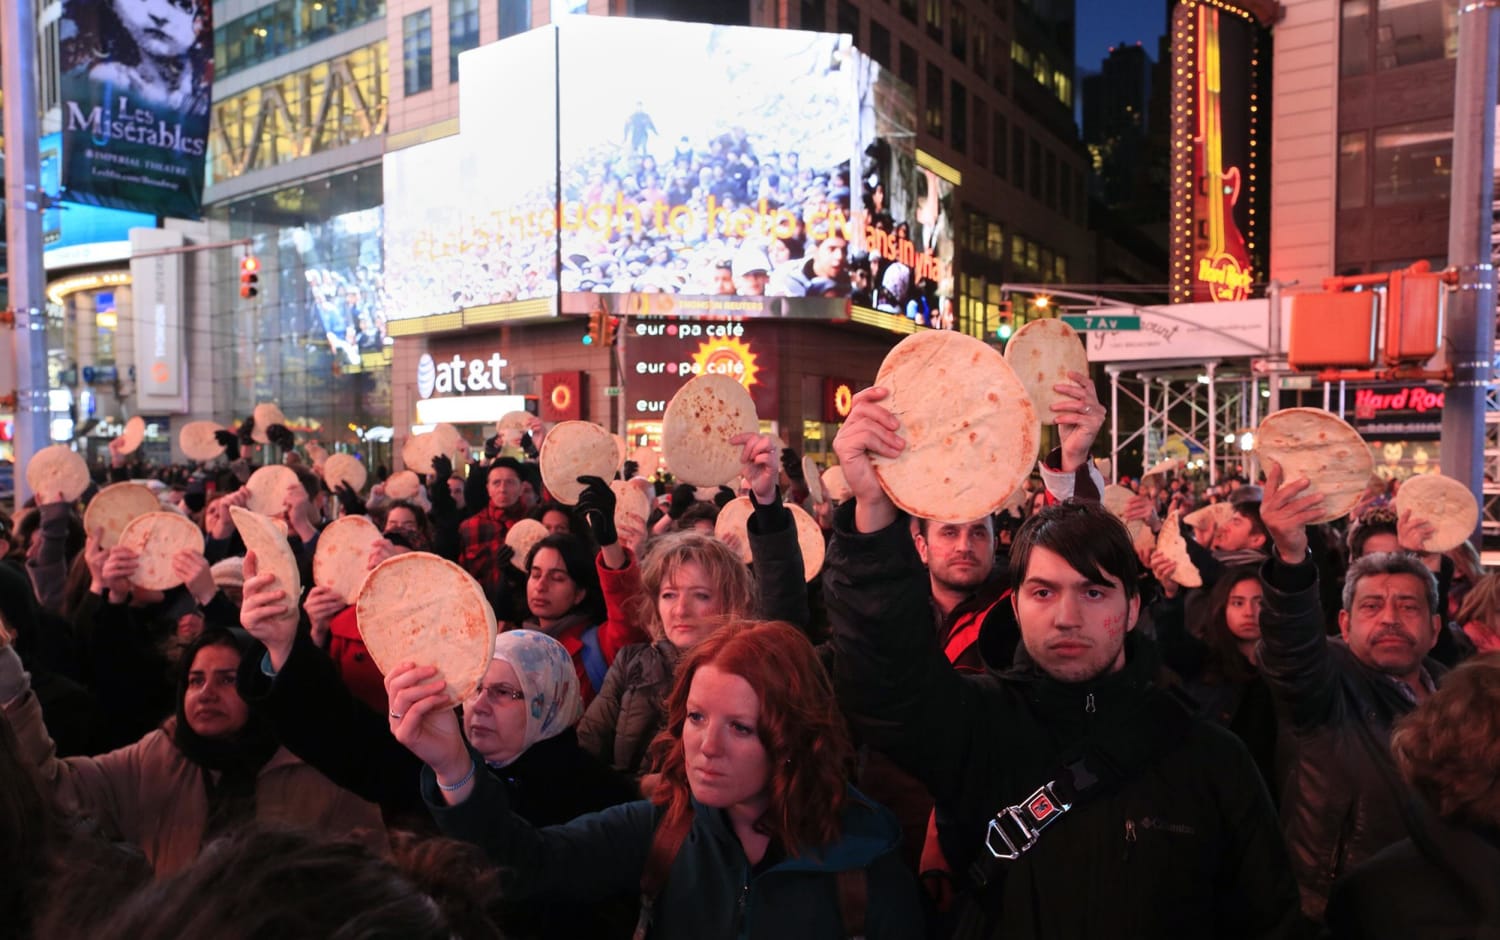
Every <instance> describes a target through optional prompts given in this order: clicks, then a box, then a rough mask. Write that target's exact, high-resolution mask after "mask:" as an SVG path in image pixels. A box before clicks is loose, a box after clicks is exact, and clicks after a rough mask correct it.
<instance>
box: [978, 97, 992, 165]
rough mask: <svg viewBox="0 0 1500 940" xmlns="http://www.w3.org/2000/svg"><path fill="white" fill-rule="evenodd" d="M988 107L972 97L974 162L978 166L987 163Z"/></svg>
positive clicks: (988, 136) (988, 137)
mask: <svg viewBox="0 0 1500 940" xmlns="http://www.w3.org/2000/svg"><path fill="white" fill-rule="evenodd" d="M989 118H990V112H989V109H988V108H986V107H985V106H984V102H983V101H981V100H980V99H978V98H976V99H974V162H975V163H977V164H979V165H980V166H985V165H986V164H988V163H989V139H990V134H989Z"/></svg>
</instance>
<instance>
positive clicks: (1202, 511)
mask: <svg viewBox="0 0 1500 940" xmlns="http://www.w3.org/2000/svg"><path fill="white" fill-rule="evenodd" d="M1232 515H1234V504H1233V503H1209V504H1208V505H1207V506H1200V507H1199V508H1197V509H1194V510H1193V511H1192V512H1190V513H1188V514H1187V515H1185V516H1183V517H1182V521H1183V522H1186V523H1187V524H1188V526H1189V527H1190V528H1194V529H1197V528H1201V527H1202V526H1206V525H1211V526H1213V527H1214V528H1215V529H1218V528H1219V526H1221V525H1223V524H1224V523H1226V522H1228V521H1229V517H1230V516H1232Z"/></svg>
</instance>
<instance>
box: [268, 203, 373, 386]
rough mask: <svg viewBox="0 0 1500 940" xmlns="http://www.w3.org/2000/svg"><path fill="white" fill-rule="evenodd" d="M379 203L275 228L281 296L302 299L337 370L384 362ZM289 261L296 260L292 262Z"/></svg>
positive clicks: (358, 369)
mask: <svg viewBox="0 0 1500 940" xmlns="http://www.w3.org/2000/svg"><path fill="white" fill-rule="evenodd" d="M381 213H382V210H381V207H380V206H373V207H371V208H368V209H359V210H357V211H354V212H345V213H342V214H340V215H336V216H334V217H333V218H331V219H329V220H327V221H326V222H314V223H311V224H308V225H302V226H298V227H296V228H283V229H280V230H278V231H277V233H276V240H277V248H278V249H279V252H280V253H279V257H280V258H281V259H283V260H284V261H287V262H291V263H288V264H286V265H285V266H284V267H279V268H278V273H279V276H280V277H281V279H282V284H281V289H282V294H281V296H283V297H301V298H302V300H303V305H304V309H305V310H307V311H309V312H310V313H312V314H315V315H316V320H313V318H312V317H309V321H311V322H312V323H313V325H314V327H315V328H317V329H319V330H321V333H322V335H323V337H324V339H326V340H327V341H328V347H329V349H330V350H332V352H333V355H334V358H335V360H336V362H337V363H338V366H339V368H340V370H341V371H343V372H346V373H349V372H360V371H364V370H367V369H376V368H380V367H383V366H385V365H388V364H389V362H390V357H389V354H388V353H387V352H386V350H385V346H386V325H385V299H384V298H385V294H384V291H383V289H382V272H381V259H380V233H381V225H380V220H381ZM292 259H295V261H293V260H292Z"/></svg>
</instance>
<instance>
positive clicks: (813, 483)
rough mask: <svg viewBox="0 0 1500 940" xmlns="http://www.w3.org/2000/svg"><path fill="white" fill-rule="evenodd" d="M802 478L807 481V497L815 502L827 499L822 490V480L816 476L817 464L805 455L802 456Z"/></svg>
mask: <svg viewBox="0 0 1500 940" xmlns="http://www.w3.org/2000/svg"><path fill="white" fill-rule="evenodd" d="M802 479H803V480H804V481H805V482H806V483H807V498H808V499H810V500H812V501H813V502H815V503H821V502H823V501H824V500H825V499H827V495H826V494H825V493H824V492H823V480H822V479H821V478H820V477H819V476H818V465H817V464H815V463H813V459H812V458H811V457H808V456H806V455H803V457H802Z"/></svg>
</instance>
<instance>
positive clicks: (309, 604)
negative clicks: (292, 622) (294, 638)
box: [302, 584, 349, 646]
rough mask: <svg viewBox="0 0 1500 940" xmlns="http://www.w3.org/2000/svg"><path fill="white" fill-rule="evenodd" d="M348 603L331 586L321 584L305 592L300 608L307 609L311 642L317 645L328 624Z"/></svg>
mask: <svg viewBox="0 0 1500 940" xmlns="http://www.w3.org/2000/svg"><path fill="white" fill-rule="evenodd" d="M348 606H349V605H348V604H346V603H344V599H343V598H342V597H340V596H339V594H338V592H336V591H334V590H333V589H332V588H326V587H323V586H322V585H321V584H320V585H318V586H317V587H315V588H313V589H312V590H311V591H308V592H307V598H306V599H305V600H303V601H302V609H303V610H305V611H307V621H308V623H309V624H311V625H312V636H313V642H314V643H317V644H318V645H319V646H322V645H323V641H324V640H325V639H326V638H327V636H328V629H329V624H330V623H332V622H333V618H334V617H336V616H338V615H339V613H341V612H342V611H343V610H344V608H346V607H348Z"/></svg>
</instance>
